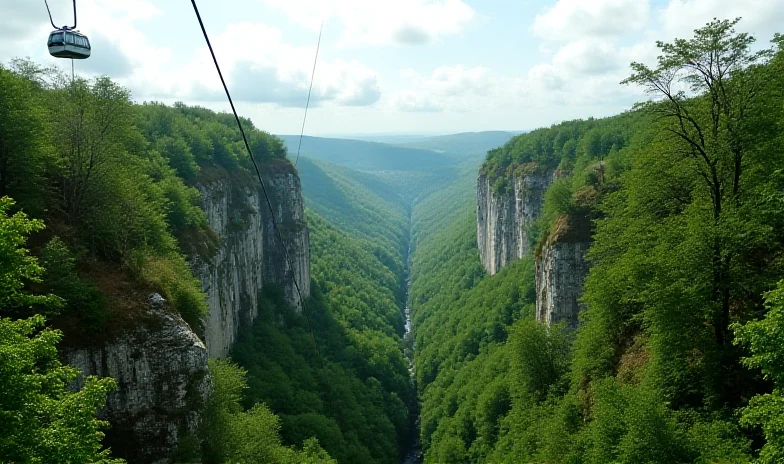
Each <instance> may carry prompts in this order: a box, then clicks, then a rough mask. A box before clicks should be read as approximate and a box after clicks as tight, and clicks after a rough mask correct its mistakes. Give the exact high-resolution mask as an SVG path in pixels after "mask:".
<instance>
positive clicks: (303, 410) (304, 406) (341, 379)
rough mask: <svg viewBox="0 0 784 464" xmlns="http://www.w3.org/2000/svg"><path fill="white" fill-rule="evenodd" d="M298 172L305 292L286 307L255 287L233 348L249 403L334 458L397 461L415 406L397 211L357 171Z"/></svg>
mask: <svg viewBox="0 0 784 464" xmlns="http://www.w3.org/2000/svg"><path fill="white" fill-rule="evenodd" d="M299 168H300V173H301V176H302V185H303V192H304V197H305V202H306V205H307V206H308V208H309V210H308V212H307V220H308V226H309V230H310V244H311V266H312V274H311V275H312V279H313V286H312V292H313V296H312V298H311V299H310V301H309V302H308V304H307V305H306V308H305V311H304V312H303V313H302V314H292V313H291V311H288V310H287V309H286V305H285V303H284V302H283V301H282V299H281V298H280V297H279V296H276V294H275V292H274V291H267V292H265V293H264V294H263V296H261V297H260V300H259V302H260V306H259V314H260V317H259V320H257V322H256V323H255V324H254V326H253V328H252V329H250V330H245V331H243V332H241V334H240V341H239V342H238V343H237V344H236V345H235V347H234V349H233V350H232V355H231V356H232V358H233V359H235V360H237V361H238V362H239V363H240V364H241V365H242V366H244V367H245V368H247V369H248V371H249V385H250V389H249V391H248V393H247V395H246V400H247V402H248V404H251V403H253V402H257V401H264V402H265V403H266V404H268V405H269V406H270V407H271V408H272V409H273V410H274V411H276V412H278V413H279V414H281V418H282V428H281V433H282V435H283V437H284V439H285V440H286V442H287V443H292V444H293V443H299V442H301V441H302V440H304V439H306V438H308V437H310V436H315V437H316V438H318V440H319V442H320V444H321V445H322V446H323V447H324V448H325V449H326V450H327V451H328V452H329V453H330V455H332V456H334V457H335V458H337V459H338V460H339V461H340V462H341V463H342V462H346V463H358V464H359V463H396V462H399V461H400V459H401V455H400V454H401V449H402V448H403V446H404V443H405V441H406V440H407V438H408V435H409V434H408V429H409V408H410V407H411V406H412V404H414V392H413V390H412V389H411V387H410V383H409V376H408V372H407V362H406V360H405V357H404V353H403V340H402V337H403V332H404V331H403V325H404V320H403V314H402V312H403V306H404V298H405V280H404V279H405V262H406V255H405V253H406V250H407V248H406V245H407V240H408V230H407V227H408V218H407V211H406V209H405V208H404V206H403V204H402V203H401V200H400V197H399V196H398V195H394V196H393V197H392V198H388V197H386V195H389V194H391V193H393V192H392V191H391V190H389V188H388V186H387V185H386V184H384V183H383V182H379V181H378V180H375V179H374V178H373V177H372V176H370V175H369V174H367V173H359V172H356V171H352V170H350V169H346V168H343V167H338V166H334V165H329V164H327V163H324V162H321V161H313V160H310V159H307V158H300V162H299ZM270 345H272V346H274V349H270Z"/></svg>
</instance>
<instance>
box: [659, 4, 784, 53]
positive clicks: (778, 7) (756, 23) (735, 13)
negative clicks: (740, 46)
mask: <svg viewBox="0 0 784 464" xmlns="http://www.w3.org/2000/svg"><path fill="white" fill-rule="evenodd" d="M737 17H741V18H743V19H742V20H741V22H740V23H739V24H738V26H737V29H738V30H739V31H750V32H753V33H754V34H755V35H757V38H758V39H759V40H760V42H763V43H767V41H768V40H770V39H771V38H772V37H773V34H774V33H775V32H784V30H782V27H781V24H782V23H784V1H783V0H743V1H737V0H671V1H670V2H669V3H668V4H667V6H666V7H664V8H663V9H662V10H661V11H660V18H661V22H662V25H663V27H664V34H665V37H662V39H667V40H669V39H672V38H674V37H680V38H688V37H691V36H692V33H693V31H694V29H697V28H699V27H702V26H704V25H705V24H706V23H707V22H709V21H710V20H712V19H713V18H719V19H734V18H737Z"/></svg>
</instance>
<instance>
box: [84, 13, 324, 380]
mask: <svg viewBox="0 0 784 464" xmlns="http://www.w3.org/2000/svg"><path fill="white" fill-rule="evenodd" d="M75 1H76V0H74V2H75ZM191 4H192V5H193V11H194V13H196V18H197V19H198V20H199V26H200V27H201V32H202V34H203V35H204V40H205V41H206V42H207V48H209V49H210V54H211V55H212V61H213V63H215V69H216V70H217V71H218V76H219V77H220V80H221V84H223V90H224V91H225V92H226V98H228V100H229V105H230V106H231V111H232V113H234V120H235V121H236V122H237V127H238V128H239V130H240V134H241V135H242V140H243V142H245V150H246V151H247V152H248V156H249V157H250V160H251V162H252V163H253V167H254V169H255V170H256V177H257V178H258V180H259V184H260V185H261V191H262V192H263V193H264V198H265V200H266V202H267V207H268V208H269V211H270V216H271V218H272V227H273V229H274V230H275V234H276V235H277V238H278V240H279V241H280V243H281V245H282V246H283V255H284V257H285V258H286V263H287V264H288V266H289V269H290V270H291V280H292V281H294V288H295V289H296V290H297V295H298V296H299V302H300V304H301V305H302V314H303V315H304V316H305V320H306V321H307V324H308V331H309V332H310V336H311V338H312V339H313V344H314V345H315V347H316V352H317V353H318V356H319V359H320V360H321V365H322V367H323V366H324V358H323V357H322V356H321V350H320V349H319V345H318V343H317V342H316V337H315V335H314V334H313V327H312V324H311V322H310V317H309V316H308V313H307V311H306V309H305V300H304V299H303V298H302V291H301V290H300V287H299V283H298V282H297V277H296V276H295V275H294V265H293V264H292V261H291V257H290V256H289V251H288V246H287V245H286V241H285V240H284V239H283V235H281V233H280V228H279V227H278V221H277V219H275V210H274V209H273V207H272V202H270V199H269V195H268V194H267V187H266V186H265V185H264V180H263V179H262V177H261V171H260V170H259V165H258V164H257V163H256V158H255V157H254V156H253V150H251V148H250V144H249V143H248V138H247V136H246V135H245V129H243V127H242V121H241V120H240V117H239V115H238V114H237V109H236V108H235V106H234V100H232V98H231V93H230V92H229V87H228V86H227V85H226V80H225V79H224V78H223V73H222V72H221V69H220V65H219V64H218V58H217V57H216V56H215V51H214V50H213V48H212V43H211V42H210V37H209V35H208V34H207V29H205V27H204V21H202V19H201V14H200V13H199V7H198V6H196V0H191ZM314 72H315V67H314Z"/></svg>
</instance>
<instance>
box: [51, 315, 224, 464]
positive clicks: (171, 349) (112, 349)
mask: <svg viewBox="0 0 784 464" xmlns="http://www.w3.org/2000/svg"><path fill="white" fill-rule="evenodd" d="M62 355H63V358H64V362H65V363H67V364H70V365H71V366H73V367H75V368H77V369H79V370H81V371H82V375H80V376H79V378H77V379H76V381H75V383H74V385H73V387H75V388H81V386H82V385H83V384H84V376H86V375H97V376H99V377H113V378H114V379H115V380H116V381H117V390H115V391H113V392H111V393H109V395H108V397H107V401H106V408H104V409H103V410H102V411H101V412H100V413H99V415H100V417H101V418H102V419H105V420H108V421H109V422H110V424H111V428H110V429H108V430H107V431H106V438H105V440H104V443H105V444H106V446H109V447H111V448H112V454H113V455H114V456H121V457H124V458H126V459H127V460H128V462H133V463H153V462H169V461H170V457H171V455H172V454H173V453H174V451H175V450H176V449H177V448H178V446H180V445H181V444H182V443H183V439H184V438H185V437H187V436H191V437H195V435H196V434H197V433H198V429H199V426H200V424H201V415H202V410H203V405H204V402H205V401H206V399H207V395H208V393H209V391H210V388H211V379H210V376H209V371H208V370H207V348H206V347H205V346H204V343H202V341H201V340H199V337H197V336H196V334H195V333H194V332H193V331H191V328H190V327H189V326H188V324H187V323H185V321H184V320H183V319H182V318H181V317H180V316H179V315H177V314H174V313H172V312H169V311H168V310H166V309H165V308H162V306H161V305H157V304H155V305H154V304H151V305H150V309H149V310H148V312H147V313H146V314H143V315H141V316H140V319H139V321H138V323H137V324H134V325H133V326H131V327H130V328H129V329H127V330H125V331H123V332H122V333H120V334H119V336H117V337H116V338H114V339H113V340H111V341H107V342H104V343H103V344H102V345H101V346H98V347H91V348H78V349H74V348H71V349H69V348H66V349H64V350H63V354H62Z"/></svg>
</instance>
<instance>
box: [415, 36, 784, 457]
mask: <svg viewBox="0 0 784 464" xmlns="http://www.w3.org/2000/svg"><path fill="white" fill-rule="evenodd" d="M733 25H734V23H731V22H725V21H718V20H716V21H714V22H712V23H710V24H708V25H707V26H706V27H705V28H704V29H702V30H700V31H698V33H697V35H696V37H695V39H692V40H686V41H681V42H678V44H677V46H671V45H665V44H660V45H659V46H660V47H661V53H662V55H663V56H665V58H663V59H662V60H661V61H660V62H659V65H660V66H662V67H664V68H665V69H663V70H655V71H654V70H648V69H647V68H644V67H642V66H641V65H640V66H638V67H635V72H636V73H637V74H635V75H633V76H632V79H633V80H635V82H637V83H640V84H643V85H647V86H649V89H650V91H651V92H653V93H659V94H661V93H666V92H667V91H668V90H669V89H668V87H667V86H663V87H657V84H658V83H660V82H661V81H658V80H657V78H658V77H661V76H672V75H689V76H690V77H689V78H688V79H690V80H689V82H695V83H697V84H695V85H697V86H699V85H703V84H704V83H705V82H706V81H707V82H708V84H705V85H703V87H702V90H703V91H704V92H705V95H702V96H696V97H691V98H687V97H686V96H684V95H682V94H678V95H675V96H673V95H669V97H671V98H667V96H666V95H664V96H663V97H664V98H662V100H661V101H658V102H656V103H649V104H647V105H645V106H643V107H644V108H645V111H634V112H630V113H625V114H622V115H619V116H616V117H613V118H606V119H599V120H596V119H589V120H586V121H570V122H566V123H561V124H557V125H555V126H553V127H550V128H546V129H540V130H537V131H533V132H531V133H529V134H524V135H521V136H518V137H516V138H514V139H512V140H511V141H510V142H509V143H507V144H506V145H505V146H504V147H502V148H501V149H497V150H493V151H491V152H490V153H489V155H488V157H487V159H486V161H485V163H484V165H483V166H482V168H481V170H480V172H479V177H480V182H479V189H478V192H477V201H478V204H477V210H478V211H479V214H478V215H477V217H478V220H479V221H483V222H484V223H485V225H484V226H483V225H482V224H477V223H473V221H472V218H470V217H469V216H466V218H465V219H464V221H465V223H463V224H462V225H461V221H460V220H455V219H453V222H452V227H451V230H449V228H448V227H440V228H438V229H434V230H432V231H430V232H426V231H425V232H423V235H421V236H420V235H418V240H422V242H421V243H420V244H418V246H417V248H416V251H415V253H414V255H413V263H414V265H413V269H412V276H414V282H413V285H412V302H411V304H412V308H413V309H414V314H415V329H416V331H417V337H416V340H417V350H418V355H417V379H418V381H419V386H420V394H421V397H422V399H423V405H422V431H421V434H422V440H423V443H424V445H425V451H426V459H425V460H426V462H433V463H436V462H491V463H493V462H497V463H502V462H503V463H516V462H553V463H557V462H564V463H566V462H569V463H573V462H581V463H606V462H620V463H633V462H652V463H653V462H655V463H689V462H752V461H753V462H757V460H758V461H759V462H771V463H772V462H777V461H778V460H780V457H781V456H782V455H783V454H781V453H782V447H781V442H780V440H779V439H778V437H777V436H776V434H775V432H774V430H775V427H776V425H775V424H776V423H777V422H778V421H780V419H781V417H782V416H781V413H780V411H776V409H775V408H773V407H771V405H772V404H774V403H775V402H779V401H780V399H781V392H780V391H779V389H778V387H780V385H781V381H780V379H778V380H774V382H775V383H776V386H777V388H773V387H772V385H771V384H769V383H768V381H767V380H766V379H765V378H763V377H762V374H763V373H764V374H765V375H772V373H774V372H782V371H781V370H780V369H781V363H780V362H778V361H776V362H771V361H770V358H769V357H768V356H771V355H772V354H773V353H774V352H776V351H777V348H774V345H767V343H769V342H771V341H772V340H774V336H773V335H772V334H773V333H774V332H773V331H774V330H780V328H781V327H780V325H781V318H780V307H781V306H780V301H778V298H779V296H780V295H779V293H780V288H781V285H780V284H779V285H778V286H777V284H776V281H777V280H779V279H781V278H782V277H783V276H784V271H783V270H782V267H781V266H780V264H779V263H778V262H777V260H778V259H779V257H780V256H781V253H782V249H783V248H782V243H784V241H782V240H783V239H784V236H782V234H781V233H780V230H781V229H780V227H781V224H782V220H784V209H782V208H781V205H782V203H781V200H780V198H781V193H780V192H781V185H782V179H781V177H780V176H779V175H778V174H775V175H770V173H771V172H772V171H771V169H773V168H772V166H773V164H771V163H781V161H780V159H781V158H782V157H783V156H784V151H782V150H781V149H780V147H781V145H780V143H781V142H780V140H781V132H780V131H779V129H778V128H779V127H780V125H781V123H782V121H781V113H780V112H778V111H770V110H769V106H768V102H770V101H777V102H780V101H781V93H780V88H779V83H778V82H779V81H780V80H781V75H780V71H781V69H782V68H781V67H782V65H783V64H784V61H782V57H784V55H782V54H781V51H778V52H777V53H778V54H777V55H776V54H775V53H776V52H775V51H770V53H769V54H759V55H753V56H752V55H748V56H750V58H749V59H750V60H751V61H754V60H758V59H760V60H762V61H764V60H765V57H774V56H775V58H772V61H770V62H769V63H765V64H764V65H762V66H759V67H751V68H750V69H747V70H740V69H734V71H733V72H734V73H735V74H734V75H733V77H732V78H728V77H727V75H722V76H715V75H710V76H707V77H706V78H705V79H704V80H703V79H702V77H700V76H702V75H701V74H699V72H698V71H695V70H694V69H696V68H699V67H700V66H708V63H716V61H715V57H716V56H717V55H722V54H724V53H730V51H728V49H726V48H721V47H723V46H724V45H722V44H728V43H740V44H743V43H747V42H744V40H746V38H745V37H746V36H743V35H739V34H736V32H735V31H734V29H732V27H733ZM706 37H708V38H711V39H710V40H708V41H707V42H706V41H705V40H706ZM706 44H708V45H706ZM747 44H748V43H747ZM711 47H718V48H721V49H714V48H711ZM744 47H745V46H743V45H741V46H739V48H737V49H733V51H732V53H739V54H741V55H743V54H746V53H749V54H750V52H749V51H748V50H747V49H746V48H744ZM707 50H709V51H707ZM681 53H684V54H683V55H682V54H681ZM686 53H690V54H689V55H688V59H687V60H686V59H685V58H684V57H685V56H686V55H685V54H686ZM733 56H734V55H733ZM684 60H685V64H684ZM691 66H694V67H695V68H691ZM678 73H683V74H678ZM715 79H719V80H721V79H725V80H724V81H723V82H721V83H720V84H719V83H717V82H716V81H715ZM667 82H669V81H667ZM751 83H753V84H754V85H755V86H757V85H758V86H759V87H754V88H755V89H757V90H758V91H759V92H760V93H756V92H757V90H755V91H751V90H750V89H751V88H750V87H747V85H750V84H751ZM719 85H721V86H726V87H725V88H732V89H733V91H734V92H737V93H736V94H733V96H732V97H730V96H727V98H728V99H729V100H731V102H730V101H729V100H722V99H721V98H717V97H716V95H715V94H712V93H711V92H713V90H714V89H716V88H718V87H717V86H719ZM660 96H662V95H660ZM752 102H753V103H752ZM724 104H728V105H741V106H744V105H748V106H744V108H745V109H746V110H748V111H749V113H743V114H741V113H734V112H732V111H724V110H722V108H725V109H726V107H724V106H722V105H724ZM733 107H735V106H733ZM686 114H688V118H690V119H688V124H687V125H681V123H683V121H684V120H685V119H683V118H684V117H685V116H684V115H686ZM752 114H753V115H754V116H751V115H752ZM679 117H680V118H679ZM752 120H753V121H754V123H751V121H752ZM717 121H719V122H717ZM722 124H726V125H724V126H723V125H722ZM746 124H750V125H746ZM710 127H712V128H713V129H710V130H703V129H705V128H710ZM696 128H699V129H700V130H699V131H698V130H697V129H696ZM774 128H775V129H774ZM730 146H732V147H734V148H732V149H728V150H725V149H724V148H722V147H730ZM733 150H734V151H733ZM731 153H734V155H732V154H731ZM741 159H742V160H743V161H742V162H740V160H741ZM718 166H721V168H718ZM532 172H549V173H554V174H552V177H551V178H550V179H549V180H548V182H547V185H543V186H542V188H540V189H538V192H537V193H536V195H535V196H527V194H528V193H530V192H527V191H526V190H527V189H525V188H516V187H515V186H514V184H516V183H519V182H520V181H519V179H520V178H524V177H525V176H527V175H530V173H532ZM717 186H723V187H720V188H717ZM733 191H734V192H735V193H731V192H733ZM772 192H778V193H776V194H773V197H771V196H770V195H771V194H772ZM434 197H435V196H434ZM772 198H777V199H776V200H773V201H772V202H771V199H772ZM441 201H444V199H441ZM521 202H530V203H532V204H534V205H535V208H536V209H537V210H538V218H535V219H534V220H531V221H521V220H518V219H517V217H518V216H522V215H521V214H518V213H517V211H521V210H522V209H523V208H522V207H521V206H518V205H519V204H520V203H521ZM423 204H424V202H423ZM434 206H435V205H434ZM492 211H495V212H493V213H491V212H492ZM470 212H471V211H470V210H469V211H468V213H469V214H470ZM415 214H416V209H415ZM430 214H436V215H437V214H438V209H437V208H435V211H434V212H432V213H430ZM491 223H492V224H500V225H498V226H496V225H493V226H492V227H487V225H486V224H491ZM473 226H477V227H478V230H477V232H478V233H477V235H476V236H477V237H479V243H478V244H477V245H478V246H479V247H480V250H481V248H482V247H486V250H490V249H492V246H497V244H502V245H503V246H502V247H501V249H510V248H511V249H513V250H519V249H520V245H519V243H520V237H522V236H525V237H526V239H527V242H528V244H527V246H528V248H527V249H526V252H525V253H523V252H519V253H514V254H511V255H510V256H511V259H510V258H508V256H507V257H505V258H504V259H495V263H502V265H501V266H497V265H496V264H492V265H491V266H489V267H490V268H491V270H492V271H494V272H495V274H494V275H492V276H490V275H483V273H482V272H481V271H480V272H479V273H478V275H477V271H476V269H477V267H478V266H479V255H480V253H474V252H472V250H471V249H470V245H471V242H470V240H471V238H472V237H471V236H470V235H466V234H468V233H469V230H470V229H471V227H473ZM460 230H462V231H463V234H464V235H463V236H462V237H461V236H460V234H459V232H458V231H460ZM483 231H484V232H483ZM450 234H452V235H450ZM483 234H484V235H483ZM428 236H430V237H432V238H431V239H430V241H427V240H428ZM752 237H754V238H752ZM482 254H483V255H484V256H482V258H483V259H485V258H486V257H488V256H490V257H493V256H494V255H495V256H497V255H499V254H498V253H482ZM456 256H463V258H462V259H459V258H456ZM502 257H503V256H502ZM483 264H485V265H487V264H488V263H487V261H486V262H485V263H483ZM418 266H421V268H420V269H419V270H418ZM499 268H500V269H499ZM740 269H743V271H740ZM534 288H535V291H534ZM773 289H775V290H773ZM771 290H773V291H771ZM766 292H769V293H766ZM478 293H481V296H479V295H478ZM534 302H535V308H536V309H535V310H534ZM768 311H769V312H768ZM763 316H764V319H759V318H761V317H763ZM755 319H759V320H755ZM748 321H751V322H748ZM752 334H753V335H752ZM736 337H737V338H736ZM774 343H775V342H774ZM741 345H742V346H744V347H747V348H749V349H750V352H751V354H752V356H751V357H749V352H744V351H743V350H742V349H740V346H741ZM779 351H780V350H779ZM758 367H761V368H762V369H763V371H762V373H761V372H759V371H758V370H756V368H758ZM767 379H770V377H768V378H767ZM750 398H753V399H751V400H749V399H750ZM739 412H740V413H739ZM749 425H755V426H761V427H762V428H763V429H764V430H765V437H764V438H763V437H762V436H761V435H760V434H759V432H758V431H755V430H753V429H752V428H749V427H748V426H749Z"/></svg>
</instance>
